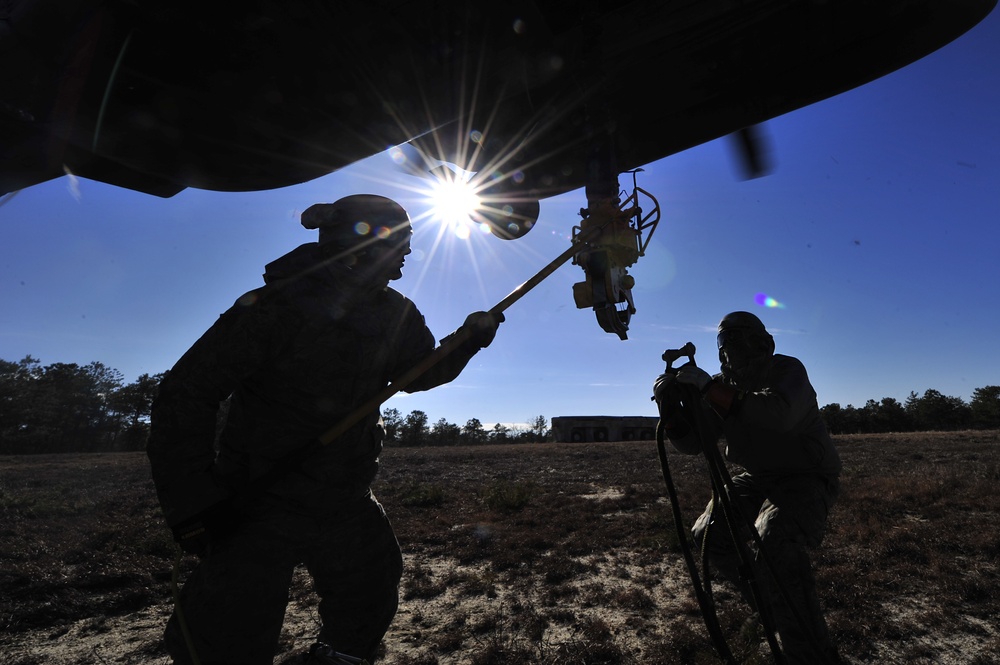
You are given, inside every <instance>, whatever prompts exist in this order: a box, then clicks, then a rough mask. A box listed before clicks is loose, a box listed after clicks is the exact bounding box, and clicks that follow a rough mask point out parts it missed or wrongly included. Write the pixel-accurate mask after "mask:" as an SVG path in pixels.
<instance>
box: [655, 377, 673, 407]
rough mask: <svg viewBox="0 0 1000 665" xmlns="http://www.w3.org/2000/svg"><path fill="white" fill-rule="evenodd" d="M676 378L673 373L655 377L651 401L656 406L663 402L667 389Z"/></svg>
mask: <svg viewBox="0 0 1000 665" xmlns="http://www.w3.org/2000/svg"><path fill="white" fill-rule="evenodd" d="M676 376H677V375H676V373H675V372H666V373H664V374H661V375H659V376H658V377H656V381H653V400H654V401H655V402H656V403H657V404H659V403H660V402H662V401H663V398H664V397H665V396H666V393H667V388H668V387H669V386H670V384H671V383H673V382H674V378H675V377H676Z"/></svg>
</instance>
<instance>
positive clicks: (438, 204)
mask: <svg viewBox="0 0 1000 665" xmlns="http://www.w3.org/2000/svg"><path fill="white" fill-rule="evenodd" d="M429 198H430V203H431V208H432V213H431V214H432V216H433V217H434V218H435V219H437V220H438V221H439V222H440V223H441V224H442V225H444V226H446V227H448V228H450V229H451V230H452V231H453V232H454V233H455V235H456V236H458V237H459V238H461V239H463V240H467V239H468V238H469V235H470V231H471V229H472V227H473V226H474V225H476V224H477V223H476V222H474V221H473V216H474V215H475V214H476V211H478V210H479V208H480V206H481V205H482V201H480V199H479V196H477V195H476V190H475V188H474V187H473V186H472V185H471V184H470V183H469V182H468V181H466V180H464V179H462V178H460V177H454V178H451V177H448V178H442V179H440V180H438V181H437V182H435V183H434V184H433V186H432V187H431V192H430V197H429Z"/></svg>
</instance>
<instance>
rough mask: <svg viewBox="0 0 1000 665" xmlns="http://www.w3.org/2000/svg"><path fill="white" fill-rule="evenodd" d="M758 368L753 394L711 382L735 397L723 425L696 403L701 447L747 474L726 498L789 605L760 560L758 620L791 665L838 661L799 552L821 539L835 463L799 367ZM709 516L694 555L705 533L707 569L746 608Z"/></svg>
mask: <svg viewBox="0 0 1000 665" xmlns="http://www.w3.org/2000/svg"><path fill="white" fill-rule="evenodd" d="M760 362H761V366H760V367H759V368H757V371H756V372H754V374H755V376H756V377H757V378H756V379H755V380H754V381H753V382H752V383H753V384H752V385H737V384H736V382H735V381H732V380H727V379H726V377H725V376H724V375H723V374H717V375H716V376H715V377H714V379H713V380H714V381H716V382H719V383H723V384H728V385H730V386H733V387H734V388H736V389H738V392H737V393H736V398H735V400H734V401H733V403H732V407H731V408H730V409H729V411H728V413H727V414H726V417H725V418H724V419H720V418H719V417H718V416H717V415H716V414H715V413H714V412H713V411H712V410H711V409H710V407H709V406H708V404H705V403H703V406H704V408H705V410H706V411H707V412H708V413H707V414H706V418H704V419H703V422H707V423H709V424H710V425H709V426H710V427H712V428H714V430H713V431H710V432H706V435H707V436H708V437H709V440H712V441H715V440H717V439H718V438H719V437H720V436H724V437H725V438H726V444H727V445H726V457H727V459H728V460H729V461H731V462H734V463H736V464H739V465H740V466H742V467H743V468H744V469H745V471H746V472H745V473H742V474H740V475H737V476H736V477H735V478H733V490H734V491H733V493H732V494H731V495H730V497H731V499H732V500H733V502H734V503H736V504H737V506H738V509H739V511H740V513H741V514H742V515H743V516H745V517H747V518H748V519H752V520H755V523H754V526H755V528H756V529H757V532H758V533H759V534H760V538H761V541H762V543H763V546H764V549H765V551H766V554H767V557H768V559H769V560H770V561H771V563H772V564H773V567H774V570H775V571H777V572H778V574H780V575H781V580H780V584H781V586H782V587H784V589H785V591H786V592H787V594H788V596H789V599H790V601H791V606H789V605H788V603H786V602H785V600H784V598H783V596H782V595H781V594H780V592H779V590H778V588H777V587H776V586H775V583H774V579H773V577H772V575H771V574H770V572H769V570H768V568H767V567H766V566H764V565H763V562H762V561H761V559H760V555H759V554H758V557H757V562H756V568H757V570H756V572H757V579H758V580H759V582H760V586H761V590H762V592H763V595H764V599H765V603H766V604H767V607H766V608H764V611H770V612H771V613H772V616H773V617H774V619H775V623H776V626H777V629H778V633H779V635H780V637H781V643H782V649H783V651H784V653H785V656H786V657H787V658H788V660H789V662H791V663H809V664H810V665H812V664H815V663H822V662H824V661H823V660H822V658H823V657H829V658H830V659H835V658H836V651H835V650H834V648H833V646H832V644H831V641H830V637H829V634H828V631H827V627H826V622H825V620H824V618H823V613H822V610H821V609H820V604H819V599H818V598H817V595H816V584H815V580H814V578H813V573H812V568H811V566H810V562H809V555H808V553H807V548H815V547H818V546H819V545H820V543H821V542H822V540H823V534H824V531H825V528H826V521H827V515H828V513H829V510H830V508H831V506H832V505H833V503H834V500H835V499H836V496H837V493H838V489H839V480H838V478H839V475H840V469H841V462H840V457H839V455H838V454H837V451H836V449H835V448H834V446H833V442H832V441H831V439H830V436H829V434H828V433H827V430H826V426H825V425H824V423H823V421H822V419H821V417H820V413H819V407H818V404H817V401H816V393H815V391H814V390H813V387H812V385H811V384H810V383H809V377H808V375H807V374H806V369H805V367H804V366H803V365H802V363H801V362H799V361H798V360H797V359H795V358H792V357H790V356H783V355H768V356H767V357H766V358H764V359H761V361H760ZM670 437H671V442H672V443H673V445H674V446H675V447H676V448H677V449H678V450H681V451H682V452H687V453H695V452H699V451H700V450H701V448H700V444H699V443H698V441H697V440H696V438H695V437H694V436H693V435H692V434H690V433H685V432H676V433H670ZM711 513H712V505H711V504H709V506H708V507H707V508H706V510H705V512H704V514H702V515H701V517H699V518H698V520H697V522H696V523H695V525H694V527H693V529H692V531H693V534H694V537H695V541H696V543H698V545H699V547H700V546H701V544H702V541H703V539H704V538H705V534H706V532H707V534H708V543H707V546H708V549H709V552H710V554H711V558H712V562H713V564H714V565H715V567H716V568H717V569H718V571H719V572H720V573H721V574H722V576H723V577H725V578H726V579H728V580H730V581H731V582H733V583H734V584H736V585H737V586H738V587H739V588H740V591H741V593H743V595H744V597H745V598H747V600H748V601H749V600H750V596H749V591H748V588H747V587H746V583H745V581H743V580H741V576H740V574H739V563H740V561H739V555H738V554H737V552H736V549H735V546H734V545H733V542H732V539H731V537H730V534H729V530H728V528H727V526H726V525H725V523H724V520H723V519H722V517H721V510H719V511H717V512H716V515H715V519H714V520H713V523H712V525H711V528H708V527H709V520H710V519H711ZM803 619H804V622H803V621H801V620H803ZM803 623H804V624H805V626H803V625H802V624H803Z"/></svg>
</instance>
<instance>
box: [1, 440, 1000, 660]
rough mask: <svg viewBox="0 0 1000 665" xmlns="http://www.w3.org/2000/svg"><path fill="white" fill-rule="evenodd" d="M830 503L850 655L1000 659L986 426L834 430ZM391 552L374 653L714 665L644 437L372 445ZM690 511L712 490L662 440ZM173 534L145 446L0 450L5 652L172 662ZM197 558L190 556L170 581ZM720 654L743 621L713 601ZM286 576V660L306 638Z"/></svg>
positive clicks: (305, 621)
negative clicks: (724, 634) (379, 648)
mask: <svg viewBox="0 0 1000 665" xmlns="http://www.w3.org/2000/svg"><path fill="white" fill-rule="evenodd" d="M836 440H837V443H838V446H839V449H840V451H841V454H842V456H843V458H844V463H845V471H844V475H843V496H842V500H841V502H840V503H839V504H838V506H837V508H836V509H835V512H834V514H833V516H832V518H831V522H830V530H829V534H828V537H827V540H826V543H825V545H824V548H823V549H822V550H820V551H819V552H817V553H816V554H815V557H814V562H815V564H816V567H817V578H818V581H819V586H820V594H821V596H822V598H823V602H824V603H825V606H826V608H827V616H828V620H829V623H830V626H831V629H832V631H833V633H834V634H835V636H836V638H837V640H838V642H839V645H840V648H841V652H842V654H843V655H844V656H845V658H846V660H847V661H848V662H851V663H942V664H951V663H955V664H958V663H963V664H965V663H971V664H977V665H986V664H987V663H996V662H1000V656H998V654H1000V632H998V630H1000V594H997V590H998V580H1000V575H998V555H1000V529H998V528H997V525H998V514H1000V496H998V492H997V491H996V490H997V485H998V481H1000V470H998V469H1000V467H998V458H1000V432H950V433H934V434H893V435H864V436H845V437H838V438H837V439H836ZM383 461H384V464H383V471H382V473H381V475H380V476H379V479H378V482H377V485H376V493H377V494H378V495H379V498H380V499H381V500H382V502H383V503H384V504H385V506H386V508H387V510H388V512H389V514H390V516H391V518H392V519H393V523H394V525H395V527H396V530H397V535H398V537H399V540H400V542H401V544H402V546H403V550H404V554H405V557H406V564H407V569H406V572H405V573H404V581H403V589H402V595H403V601H402V604H401V607H400V611H399V614H398V615H397V617H396V621H395V623H394V625H393V627H392V629H391V630H390V632H389V634H388V635H387V637H386V644H385V646H386V655H385V658H384V660H383V662H384V663H387V664H388V665H432V664H440V665H448V664H468V665H486V664H498V665H502V664H506V663H547V664H552V665H555V664H567V665H587V664H597V663H602V664H618V663H620V664H636V665H665V664H668V663H705V664H707V663H715V662H718V661H717V660H716V658H715V657H714V652H713V650H712V647H711V645H710V643H709V641H708V638H707V634H706V631H705V629H704V625H703V623H702V621H701V617H700V614H699V610H698V606H697V603H696V602H695V600H694V596H693V594H692V593H691V591H690V588H689V587H690V582H689V579H688V576H687V570H686V568H685V566H684V563H683V559H682V557H681V555H680V554H679V551H678V547H677V536H676V534H675V531H674V527H673V520H672V518H671V513H670V506H669V504H668V503H667V501H666V500H665V498H664V497H665V496H666V493H665V489H664V486H663V482H662V479H661V476H660V470H659V464H658V461H657V455H656V446H655V443H654V442H650V441H646V442H631V443H611V444H537V445H517V446H484V447H476V448H422V449H397V450H388V451H386V453H385V455H384V460H383ZM670 464H671V471H672V473H673V476H674V479H675V481H676V483H677V485H678V489H679V492H680V499H681V504H682V510H683V512H684V515H685V519H686V520H689V521H690V520H693V519H694V518H695V517H697V515H698V513H699V512H700V510H701V509H702V507H703V504H704V503H705V501H706V500H707V498H708V496H709V488H708V486H707V476H706V475H705V472H704V469H703V464H702V462H701V460H700V458H698V457H685V456H681V455H677V454H673V453H671V455H670ZM172 557H173V547H172V543H171V541H170V539H169V534H168V532H167V531H166V529H165V528H164V526H163V524H162V522H161V520H160V517H159V514H158V509H157V506H156V503H155V498H154V496H153V493H152V486H151V483H150V481H149V476H148V470H147V467H146V462H145V458H144V456H143V455H141V454H117V455H112V454H107V455H59V456H19V457H0V663H2V665H43V664H44V665H70V664H74V665H76V664H90V663H93V664H101V665H103V664H110V663H149V664H151V665H164V664H165V663H167V660H168V659H167V658H166V657H165V655H164V653H163V651H162V649H161V647H160V645H159V642H158V640H159V634H160V631H161V628H162V625H163V623H164V622H165V620H166V617H167V615H168V614H169V611H170V604H171V600H170V575H171V567H172ZM192 563H193V559H191V558H185V559H184V560H183V562H182V565H181V575H183V574H184V573H185V572H186V571H188V570H190V567H191V565H192ZM716 598H717V601H718V603H719V605H720V610H721V616H722V621H723V623H724V624H725V625H726V626H727V629H731V630H733V632H734V638H736V639H734V648H738V652H739V656H740V657H741V658H742V659H744V662H747V663H766V662H769V657H768V653H767V649H766V646H762V645H760V644H756V643H753V644H746V645H743V644H741V643H739V640H738V636H737V635H735V631H736V628H735V627H738V626H739V625H740V624H741V623H742V621H743V619H744V618H745V616H746V608H745V607H743V606H741V604H740V602H739V601H738V599H737V597H736V596H735V594H733V593H732V592H730V591H728V590H727V589H726V588H724V587H723V588H720V589H719V590H718V591H717V594H716ZM315 603H316V599H315V598H314V597H313V595H312V594H311V592H310V591H309V589H308V586H307V583H306V580H305V579H304V578H303V577H301V576H299V577H297V578H296V584H295V586H294V588H293V590H292V598H291V603H290V605H289V611H288V615H287V618H286V623H285V629H284V633H283V636H282V642H281V649H282V653H281V654H278V655H277V656H276V662H281V661H282V660H283V659H285V658H286V657H287V656H289V655H290V654H292V653H294V652H296V651H299V650H301V649H303V648H305V647H306V646H308V644H309V643H310V642H311V636H312V635H313V634H314V631H315V629H316V624H315V614H314V608H315Z"/></svg>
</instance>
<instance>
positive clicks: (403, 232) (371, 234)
mask: <svg viewBox="0 0 1000 665" xmlns="http://www.w3.org/2000/svg"><path fill="white" fill-rule="evenodd" d="M302 226H304V227H305V228H307V229H318V230H319V243H320V244H321V245H329V246H333V247H336V248H338V249H347V250H351V249H358V250H363V249H364V248H365V247H368V246H370V245H372V244H374V243H387V244H393V245H401V244H403V243H404V242H409V240H410V235H411V234H412V229H411V228H410V216H409V215H408V214H406V210H404V209H403V207H402V206H401V205H399V204H398V203H396V202H395V201H393V200H392V199H389V198H386V197H384V196H378V195H376V194H352V195H351V196H345V197H344V198H342V199H339V200H337V201H335V202H333V203H314V204H313V205H311V206H309V207H308V208H306V209H305V210H304V211H303V213H302Z"/></svg>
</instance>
